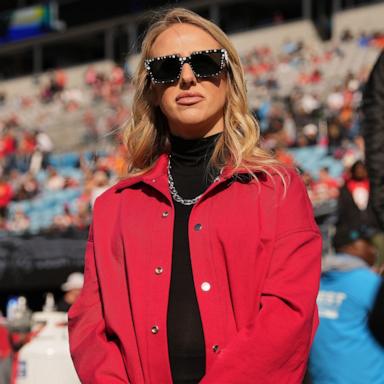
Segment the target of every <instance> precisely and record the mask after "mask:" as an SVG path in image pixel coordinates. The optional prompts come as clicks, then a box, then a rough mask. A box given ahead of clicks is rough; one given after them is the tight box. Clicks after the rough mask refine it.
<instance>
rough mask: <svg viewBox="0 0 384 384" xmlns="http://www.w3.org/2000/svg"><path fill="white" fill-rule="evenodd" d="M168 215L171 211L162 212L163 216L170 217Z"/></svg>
mask: <svg viewBox="0 0 384 384" xmlns="http://www.w3.org/2000/svg"><path fill="white" fill-rule="evenodd" d="M168 215H169V212H168V211H164V212H163V213H162V214H161V216H162V217H168Z"/></svg>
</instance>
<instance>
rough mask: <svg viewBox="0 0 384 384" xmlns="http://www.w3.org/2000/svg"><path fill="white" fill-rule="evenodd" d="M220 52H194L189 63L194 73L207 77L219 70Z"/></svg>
mask: <svg viewBox="0 0 384 384" xmlns="http://www.w3.org/2000/svg"><path fill="white" fill-rule="evenodd" d="M222 56H223V54H222V53H221V52H211V53H196V54H195V55H192V56H191V64H192V67H193V70H194V71H195V73H196V75H198V76H203V77H208V76H213V75H215V74H216V73H218V72H220V68H221V60H222Z"/></svg>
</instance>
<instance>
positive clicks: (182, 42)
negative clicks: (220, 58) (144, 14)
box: [150, 23, 221, 57]
mask: <svg viewBox="0 0 384 384" xmlns="http://www.w3.org/2000/svg"><path fill="white" fill-rule="evenodd" d="M215 48H221V47H220V45H219V43H218V42H217V41H216V40H215V39H214V38H213V37H212V36H211V35H210V34H209V33H208V32H206V31H204V30H203V29H201V28H199V27H197V26H194V25H191V24H186V23H183V24H174V25H172V26H170V27H169V28H167V29H166V30H165V31H163V32H161V33H160V34H159V35H158V37H157V38H156V39H155V41H154V42H153V44H152V47H151V49H150V56H152V57H156V56H166V55H171V54H179V55H181V56H188V55H190V54H191V52H193V51H202V50H206V49H215Z"/></svg>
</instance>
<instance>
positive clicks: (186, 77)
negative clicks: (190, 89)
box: [180, 63, 196, 84]
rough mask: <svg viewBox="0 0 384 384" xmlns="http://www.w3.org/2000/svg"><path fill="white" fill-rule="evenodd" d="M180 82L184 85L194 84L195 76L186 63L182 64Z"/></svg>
mask: <svg viewBox="0 0 384 384" xmlns="http://www.w3.org/2000/svg"><path fill="white" fill-rule="evenodd" d="M180 80H181V82H182V83H184V84H189V83H196V76H195V74H194V72H193V70H192V67H191V66H190V65H189V64H188V63H184V64H183V66H182V68H181V74H180Z"/></svg>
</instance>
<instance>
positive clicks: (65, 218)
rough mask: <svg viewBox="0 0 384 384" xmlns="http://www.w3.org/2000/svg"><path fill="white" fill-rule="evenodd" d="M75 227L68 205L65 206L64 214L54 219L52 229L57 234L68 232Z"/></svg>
mask: <svg viewBox="0 0 384 384" xmlns="http://www.w3.org/2000/svg"><path fill="white" fill-rule="evenodd" d="M72 227H73V216H72V214H71V211H70V209H69V206H68V204H64V212H63V213H62V214H60V215H56V216H55V217H54V218H53V223H52V229H53V230H54V231H56V232H66V231H68V230H69V229H72Z"/></svg>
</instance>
